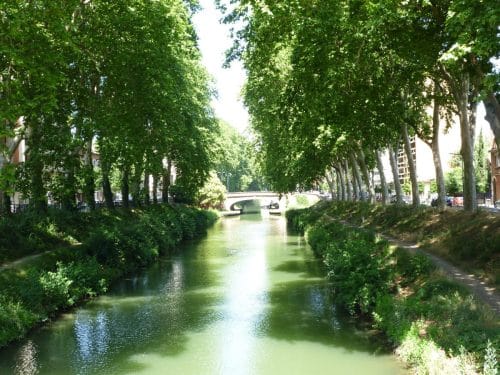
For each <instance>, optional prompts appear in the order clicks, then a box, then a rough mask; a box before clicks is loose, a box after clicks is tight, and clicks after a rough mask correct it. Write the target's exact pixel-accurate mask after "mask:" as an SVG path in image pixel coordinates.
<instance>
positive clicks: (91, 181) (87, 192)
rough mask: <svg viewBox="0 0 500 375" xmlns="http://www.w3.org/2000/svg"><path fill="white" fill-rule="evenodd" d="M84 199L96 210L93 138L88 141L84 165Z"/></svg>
mask: <svg viewBox="0 0 500 375" xmlns="http://www.w3.org/2000/svg"><path fill="white" fill-rule="evenodd" d="M83 176H84V177H83V179H84V186H83V200H84V201H85V202H86V203H87V205H88V206H89V208H90V209H91V210H95V173H94V166H93V164H92V140H89V141H87V145H86V149H85V157H84V167H83Z"/></svg>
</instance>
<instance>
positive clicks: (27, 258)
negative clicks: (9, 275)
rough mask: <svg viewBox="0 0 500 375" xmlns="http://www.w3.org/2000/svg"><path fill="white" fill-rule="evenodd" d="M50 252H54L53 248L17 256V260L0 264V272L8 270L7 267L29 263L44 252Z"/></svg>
mask: <svg viewBox="0 0 500 375" xmlns="http://www.w3.org/2000/svg"><path fill="white" fill-rule="evenodd" d="M52 252H54V250H48V251H46V252H44V253H39V254H34V255H28V256H25V257H23V258H19V259H17V260H14V261H12V262H8V263H4V264H2V265H0V272H2V271H5V270H8V269H12V268H16V267H19V266H26V265H29V264H30V263H31V262H33V261H34V260H36V259H38V258H40V257H42V256H44V255H46V254H49V253H52Z"/></svg>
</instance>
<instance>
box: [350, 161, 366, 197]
mask: <svg viewBox="0 0 500 375" xmlns="http://www.w3.org/2000/svg"><path fill="white" fill-rule="evenodd" d="M349 160H350V161H351V168H352V173H353V176H354V178H355V180H356V183H357V184H358V187H359V197H360V200H361V201H363V202H364V201H365V200H366V196H365V192H364V191H363V183H362V180H361V173H360V171H359V165H358V162H357V161H356V157H355V154H354V152H350V153H349Z"/></svg>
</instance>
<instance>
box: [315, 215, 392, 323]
mask: <svg viewBox="0 0 500 375" xmlns="http://www.w3.org/2000/svg"><path fill="white" fill-rule="evenodd" d="M307 239H308V242H309V244H310V245H311V248H312V249H313V251H314V252H316V253H317V254H318V255H319V256H321V257H322V258H323V260H324V263H325V265H326V268H327V271H328V278H329V279H330V281H331V282H332V285H333V288H334V292H335V300H336V301H337V302H338V303H339V304H340V305H342V306H344V307H346V308H347V309H348V311H349V312H350V313H352V314H354V313H355V312H358V311H360V312H362V313H365V314H366V313H370V312H371V311H372V309H373V307H374V305H375V301H376V300H377V298H378V296H379V295H380V294H383V293H387V292H388V291H389V290H390V289H391V285H392V282H393V281H392V279H393V278H392V271H391V267H390V264H389V258H388V255H389V251H388V248H389V247H388V244H387V243H386V242H385V241H379V240H377V239H376V238H375V237H374V236H373V234H372V233H369V232H360V231H355V230H351V229H348V228H347V227H345V226H343V225H342V224H340V223H338V222H332V223H329V224H326V225H321V224H316V225H313V226H312V227H311V228H310V229H309V230H308V232H307Z"/></svg>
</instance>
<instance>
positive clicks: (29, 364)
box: [14, 340, 38, 375]
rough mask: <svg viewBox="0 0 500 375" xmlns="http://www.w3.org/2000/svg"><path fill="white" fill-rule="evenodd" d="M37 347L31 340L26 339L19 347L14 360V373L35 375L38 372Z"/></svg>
mask: <svg viewBox="0 0 500 375" xmlns="http://www.w3.org/2000/svg"><path fill="white" fill-rule="evenodd" d="M37 352H38V350H37V347H36V345H35V344H34V343H33V341H31V340H28V341H27V342H26V344H24V345H23V346H22V347H21V348H20V349H19V355H18V356H17V360H16V367H15V369H14V373H15V374H16V375H17V374H19V375H35V374H38V364H37V358H36V357H37Z"/></svg>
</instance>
